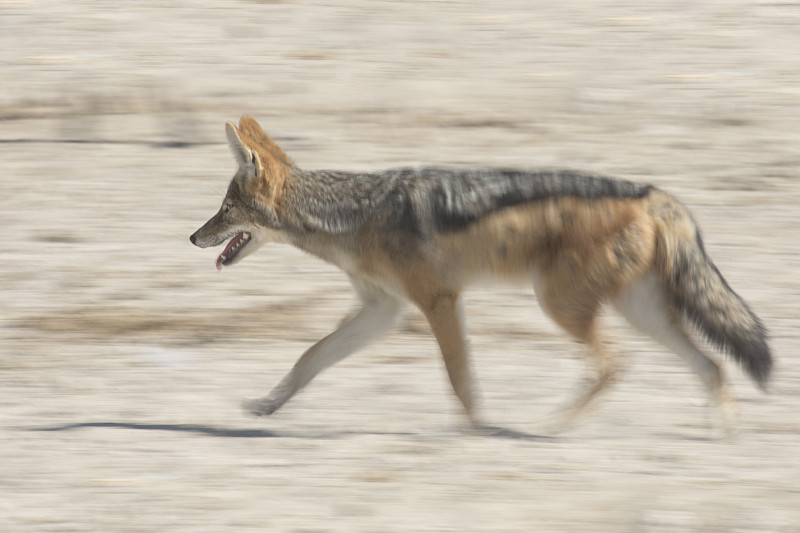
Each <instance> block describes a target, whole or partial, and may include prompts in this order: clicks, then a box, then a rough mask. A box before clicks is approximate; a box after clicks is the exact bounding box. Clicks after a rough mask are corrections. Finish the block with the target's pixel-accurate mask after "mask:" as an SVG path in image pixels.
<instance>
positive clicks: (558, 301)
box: [533, 275, 620, 430]
mask: <svg viewBox="0 0 800 533" xmlns="http://www.w3.org/2000/svg"><path fill="white" fill-rule="evenodd" d="M578 281H579V280H574V281H573V283H572V284H557V283H554V282H553V281H551V280H549V279H547V278H545V277H543V276H542V275H534V276H533V282H534V283H533V286H534V290H535V292H536V296H537V297H538V298H539V302H540V304H541V306H542V308H543V309H544V311H545V312H546V313H547V314H548V315H549V316H550V317H551V318H552V319H553V320H554V321H555V322H556V323H557V324H558V325H559V326H561V327H562V328H563V329H564V330H566V331H567V332H568V333H569V334H570V335H571V336H572V337H573V338H574V339H575V340H577V341H579V342H581V343H582V344H584V345H585V346H586V348H587V355H588V357H589V361H590V364H591V366H592V367H593V368H592V370H593V372H592V375H591V377H590V378H589V383H588V384H587V385H586V388H585V389H584V390H583V391H581V393H580V394H579V396H578V397H577V398H576V399H575V400H573V401H572V402H571V403H569V404H568V405H567V406H565V407H562V408H561V409H559V410H557V411H556V412H555V413H553V414H551V415H550V416H549V417H548V418H547V420H546V421H545V424H544V425H545V426H546V427H547V428H548V429H551V430H559V429H561V428H563V427H565V426H566V425H568V424H569V423H571V422H572V421H574V420H575V419H577V418H578V417H580V416H581V415H582V414H584V413H585V412H586V410H587V408H589V407H590V406H591V405H592V404H593V403H594V402H595V401H596V400H597V399H598V397H599V396H600V394H601V393H602V392H603V391H604V390H605V389H606V388H607V387H608V386H609V385H611V384H612V383H614V382H615V381H616V380H617V378H618V377H619V374H620V365H619V359H618V358H617V356H616V354H615V353H614V352H613V351H612V350H610V349H609V348H608V347H607V346H606V343H605V341H604V339H603V338H602V337H601V335H600V330H599V328H598V324H597V313H598V311H599V309H600V302H599V301H598V299H597V297H596V296H595V293H594V292H593V291H592V290H591V289H590V288H589V287H585V286H581V285H580V283H579V282H578Z"/></svg>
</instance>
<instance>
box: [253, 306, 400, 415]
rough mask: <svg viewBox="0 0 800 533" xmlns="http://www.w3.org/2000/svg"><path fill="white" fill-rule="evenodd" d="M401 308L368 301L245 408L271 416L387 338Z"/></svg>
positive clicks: (257, 413) (258, 413)
mask: <svg viewBox="0 0 800 533" xmlns="http://www.w3.org/2000/svg"><path fill="white" fill-rule="evenodd" d="M399 309H400V306H399V304H398V303H397V302H396V301H395V300H393V299H391V298H383V299H379V300H375V299H373V300H368V301H366V302H365V305H364V307H363V308H362V309H361V310H360V311H359V312H358V313H357V314H356V315H355V316H354V317H353V318H351V319H349V320H345V322H344V323H343V324H342V325H341V326H340V327H339V329H337V330H336V331H334V332H333V333H331V334H330V335H328V336H327V337H325V338H324V339H322V340H321V341H319V342H317V343H316V344H315V345H314V346H312V347H311V348H309V349H308V350H307V351H306V352H305V353H304V354H303V355H302V357H300V359H299V360H298V361H297V363H295V365H294V367H293V368H292V370H291V371H290V372H289V373H288V374H287V375H286V377H284V378H283V379H282V380H281V382H280V383H279V384H278V386H276V387H275V388H274V389H273V390H272V392H270V393H269V396H266V397H264V398H259V399H256V400H249V401H246V402H245V403H244V405H243V407H244V409H245V410H246V411H247V412H249V413H250V414H253V415H255V416H267V415H271V414H272V413H274V412H275V411H277V410H278V409H279V408H280V407H281V406H282V405H283V404H284V403H286V402H287V401H288V400H289V399H290V398H291V397H292V396H294V395H295V394H296V393H297V392H298V391H299V390H300V389H302V388H303V387H305V386H306V385H307V384H308V383H309V382H310V381H311V380H312V379H314V376H316V375H317V374H319V373H320V372H322V371H323V370H325V369H326V368H328V367H329V366H331V365H334V364H336V363H337V362H339V361H341V360H342V359H344V358H345V357H347V356H348V355H350V354H352V353H353V352H355V351H356V350H359V349H361V348H363V347H364V346H366V345H367V344H369V343H370V342H372V341H374V340H375V339H377V338H378V337H380V336H381V335H383V334H384V333H385V332H386V331H387V330H388V329H389V328H390V327H391V326H392V324H394V321H395V318H396V317H397V314H398V311H399Z"/></svg>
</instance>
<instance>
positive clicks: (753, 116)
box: [0, 0, 800, 533]
mask: <svg viewBox="0 0 800 533" xmlns="http://www.w3.org/2000/svg"><path fill="white" fill-rule="evenodd" d="M798 50H800V4H798V3H797V2H792V1H788V0H787V1H775V0H770V1H766V0H764V1H761V0H750V1H744V0H725V1H717V0H698V1H693V2H688V1H678V2H676V1H654V2H646V3H644V2H622V1H610V0H599V1H592V2H584V1H573V0H566V1H562V2H543V1H522V0H520V1H514V0H501V1H496V2H459V1H455V2H444V1H443V2H413V1H352V2H344V1H342V2H305V1H290V0H287V1H280V0H276V1H216V2H214V1H208V0H195V1H193V2H145V1H142V2H128V3H118V2H92V1H44V0H41V1H25V0H20V1H0V198H2V208H0V228H2V242H3V252H2V254H0V309H2V310H1V311H0V320H1V322H0V391H2V392H0V432H2V435H0V464H2V469H1V470H2V474H0V529H1V530H3V531H25V532H28V531H201V530H202V531H251V530H252V531H255V530H258V531H293V532H301V531H302V532H310V531H342V532H353V531H381V532H394V531H397V532H408V531H534V530H536V531H594V532H609V533H611V532H614V533H618V532H620V531H634V532H662V531H663V532H678V531H680V532H684V531H700V532H706V531H708V532H718V531H738V532H753V533H756V532H758V533H763V532H766V531H776V532H797V531H800V526H798V524H800V511H798V504H800V492H798V483H797V479H798V477H800V466H798V463H797V460H796V455H797V453H796V452H797V449H798V445H800V442H799V441H798V433H800V424H799V423H798V416H797V412H798V405H799V404H798V402H799V401H800V393H798V389H799V388H800V361H798V360H797V357H795V351H796V350H795V349H794V348H795V346H796V345H797V341H798V333H797V329H796V319H797V316H798V310H799V309H800V307H799V306H798V297H799V296H800V282H798V279H797V275H796V272H797V269H798V266H800V265H799V264H798V263H799V260H798V252H800V244H798V238H797V233H796V228H797V222H798V215H797V206H798V205H799V204H800V185H798V181H797V179H798V175H800V54H798V52H797V51H798ZM242 114H250V115H252V116H254V117H255V118H257V119H258V120H259V121H260V122H261V124H262V126H263V127H264V128H265V129H266V131H267V132H269V133H270V134H271V135H272V136H273V137H274V138H275V140H276V141H277V142H278V143H279V144H280V145H281V146H282V147H283V149H284V150H285V151H286V152H287V153H288V154H289V155H290V156H291V157H292V158H293V159H294V160H295V161H296V162H297V163H298V164H299V165H301V166H305V167H308V168H322V167H330V168H339V169H380V168H383V167H388V166H396V165H406V164H423V163H435V164H448V165H470V166H475V165H480V166H499V165H502V166H521V167H536V166H542V165H546V166H553V165H554V166H566V167H573V168H581V169H586V170H591V171H595V172H602V173H607V174H611V175H616V176H620V177H625V178H628V179H635V180H642V181H649V182H651V183H653V184H655V185H658V186H660V187H662V188H665V189H667V190H668V191H670V192H672V193H674V194H676V195H677V196H678V197H680V198H681V199H682V200H683V201H684V202H685V203H686V204H687V205H688V206H689V207H690V208H691V209H692V211H693V212H694V214H695V216H696V217H697V219H698V221H699V223H700V225H701V227H703V228H704V230H705V237H706V243H707V247H708V250H709V253H710V254H711V255H712V257H714V259H715V261H716V263H717V265H718V266H719V267H720V269H721V270H722V272H723V273H724V274H725V275H726V277H727V279H728V281H729V282H730V283H731V285H732V286H733V287H734V288H736V289H737V291H738V292H739V293H740V294H741V295H743V296H744V297H745V299H747V300H748V301H749V302H750V303H751V305H752V307H753V308H754V309H755V310H756V312H757V313H759V314H760V315H761V316H762V318H763V319H764V321H765V323H766V324H767V325H768V326H769V328H770V330H771V333H772V346H773V350H774V352H775V356H776V359H777V366H776V374H775V380H774V384H773V388H772V393H771V394H770V395H763V394H761V393H760V392H758V391H757V390H756V389H755V388H754V387H753V386H752V385H751V383H749V382H748V381H747V380H746V379H744V377H743V376H742V374H741V372H740V371H739V370H738V368H736V367H734V365H728V369H729V371H730V374H731V377H732V379H733V381H734V385H735V390H736V393H737V395H738V397H739V398H740V403H741V409H742V424H741V426H742V430H741V435H740V436H739V438H738V439H737V440H736V441H734V442H733V443H726V442H720V441H717V440H714V439H713V435H714V432H713V430H712V427H711V426H712V421H713V420H712V419H711V418H710V417H709V413H710V411H709V409H708V408H707V405H706V398H705V397H704V395H703V390H702V388H701V387H700V385H699V384H698V383H696V380H695V378H694V376H693V375H692V374H691V372H690V371H689V370H688V368H685V367H684V366H683V364H682V363H681V362H680V361H678V360H677V358H675V357H674V356H672V355H669V354H666V353H665V352H664V351H663V350H662V349H661V348H659V347H657V346H654V345H652V344H651V343H649V342H647V341H644V340H643V339H641V338H639V337H637V336H636V335H634V334H633V333H632V332H631V331H630V330H629V329H628V328H626V327H625V326H624V325H622V324H621V323H620V321H619V320H617V319H616V318H615V317H613V316H609V317H608V323H609V327H613V328H614V331H615V339H616V340H617V345H618V349H619V350H620V351H621V352H622V354H623V356H624V357H625V358H626V360H627V361H628V362H629V369H628V372H627V375H626V378H625V379H623V380H622V382H621V383H619V384H618V385H617V387H616V389H615V390H614V391H613V392H612V393H611V394H609V395H608V397H607V398H606V399H605V401H604V402H603V403H601V404H600V406H599V407H598V409H597V411H596V413H595V414H594V415H593V416H590V417H588V418H587V419H585V420H583V421H581V422H580V423H579V424H578V425H577V426H576V427H574V428H572V429H570V430H569V431H567V432H566V433H564V434H562V435H559V436H557V437H554V438H545V437H543V436H537V432H536V422H537V421H538V420H541V419H542V418H544V417H545V415H546V414H547V413H548V412H549V411H551V410H552V409H553V408H554V407H556V406H558V405H560V404H562V403H564V402H566V401H567V400H568V399H569V398H570V396H571V395H572V394H574V393H575V391H576V388H577V387H579V386H580V384H581V377H582V375H583V373H584V372H585V371H586V370H585V367H584V364H583V361H582V352H581V347H580V346H577V345H574V344H572V343H570V342H569V341H568V340H567V338H566V336H565V335H563V334H561V333H560V332H559V331H558V330H557V329H556V328H555V326H553V325H552V324H550V323H549V321H548V320H547V319H546V318H545V317H544V316H543V314H542V312H541V311H540V310H539V309H538V308H537V306H536V303H535V299H534V297H533V295H532V294H531V291H530V290H523V289H516V288H499V289H491V290H477V291H475V292H474V293H472V294H471V295H470V297H469V298H468V300H467V303H468V326H469V329H470V332H471V335H472V341H473V342H472V347H473V350H474V352H475V366H476V370H477V374H478V379H479V383H480V385H481V391H482V398H483V406H484V413H485V418H486V419H487V421H489V422H490V423H493V424H497V425H499V426H502V427H504V428H509V429H508V431H506V432H501V435H500V436H496V437H492V438H487V437H478V436H472V435H464V434H461V433H459V432H458V431H456V430H457V428H458V427H459V424H460V423H461V422H462V420H461V418H459V417H460V412H459V410H458V406H457V405H456V403H455V401H454V400H453V398H452V397H451V394H450V392H449V390H448V387H449V386H448V384H447V382H446V378H445V376H444V373H443V370H442V368H441V365H440V363H439V361H438V353H437V349H436V347H435V345H434V343H433V340H432V339H431V337H430V335H429V333H428V330H427V326H426V325H425V324H424V321H423V320H422V319H421V318H420V317H419V315H418V314H416V313H415V312H413V311H412V312H410V313H409V315H408V317H407V318H406V319H405V321H404V322H403V323H402V324H401V327H400V328H399V329H398V332H397V333H396V334H393V335H391V336H390V337H388V338H387V339H386V340H385V341H382V342H381V343H378V344H376V345H375V346H374V347H372V348H370V349H368V350H366V351H365V352H364V353H363V354H359V355H356V356H354V357H353V358H352V359H350V360H348V361H346V362H344V363H343V364H341V365H339V366H337V367H336V368H334V369H332V370H330V371H329V372H327V373H326V374H324V375H323V376H320V378H319V379H318V380H317V381H315V382H314V383H313V384H312V385H311V386H310V387H309V389H308V390H307V391H304V392H303V393H302V394H301V395H300V396H298V397H297V398H296V399H295V400H293V401H292V403H291V404H289V405H287V406H286V408H285V409H284V410H283V411H281V412H280V413H279V414H278V415H276V416H275V417H274V418H271V419H267V420H253V419H249V418H247V417H245V416H244V415H243V414H242V413H241V412H240V410H239V408H238V402H239V401H240V400H241V399H242V398H245V397H254V396H260V395H263V394H265V393H266V392H267V390H268V389H269V388H270V387H271V386H272V385H273V384H274V383H276V382H277V381H278V380H279V379H280V377H281V376H282V375H283V373H284V372H285V371H287V370H288V369H289V368H290V366H291V365H292V364H293V362H294V360H295V359H296V358H297V357H298V356H299V355H300V354H301V353H302V351H303V350H304V349H305V348H306V347H308V346H309V345H310V344H311V343H312V342H314V341H315V340H317V339H318V338H320V337H321V336H323V335H324V334H326V333H327V332H328V331H330V330H331V329H332V328H334V327H335V325H336V324H337V322H338V320H339V319H340V318H341V316H342V315H344V314H345V313H346V312H347V311H348V310H349V309H350V308H351V306H352V305H353V304H354V298H353V296H352V295H351V292H350V290H349V288H348V285H347V282H346V280H345V278H344V276H342V275H341V274H340V273H338V272H337V271H336V270H335V269H333V268H331V267H329V266H326V265H324V264H322V263H320V262H318V261H316V260H314V259H312V258H310V257H307V256H304V255H303V254H300V253H299V252H296V251H293V250H291V249H288V248H285V247H279V246H270V247H266V248H264V249H262V251H261V252H260V253H259V254H257V255H255V256H251V257H249V258H247V259H246V260H245V261H243V262H242V263H241V264H240V265H237V266H236V267H234V268H231V269H226V270H225V271H224V272H222V273H221V274H219V273H217V272H216V271H215V270H214V260H215V257H216V253H217V251H215V250H199V249H197V248H194V247H192V246H191V245H190V244H189V241H188V236H189V234H190V233H192V232H193V231H194V230H195V229H196V228H197V227H198V226H199V225H200V224H202V223H203V222H204V221H205V220H206V219H207V218H208V217H210V216H211V215H212V214H213V212H214V211H215V210H216V209H217V208H218V205H219V202H220V201H221V198H222V195H223V193H224V191H225V187H226V183H227V180H228V179H229V177H230V176H231V174H232V172H233V169H234V164H233V160H232V159H231V157H230V155H229V153H228V149H227V147H226V145H225V142H224V141H225V138H224V133H223V126H224V123H225V121H227V120H234V121H235V120H237V119H238V117H239V116H240V115H242Z"/></svg>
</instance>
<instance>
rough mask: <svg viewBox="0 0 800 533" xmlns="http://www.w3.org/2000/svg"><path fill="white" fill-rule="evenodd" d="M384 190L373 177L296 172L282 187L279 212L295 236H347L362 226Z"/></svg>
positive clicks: (383, 184)
mask: <svg viewBox="0 0 800 533" xmlns="http://www.w3.org/2000/svg"><path fill="white" fill-rule="evenodd" d="M387 188H388V184H387V183H386V182H385V180H381V179H379V178H378V177H377V176H376V175H374V174H359V173H350V172H335V171H299V170H298V171H296V172H293V173H292V176H291V179H290V180H288V181H287V183H286V188H285V191H284V202H283V210H284V212H285V214H286V219H287V223H288V226H289V227H290V228H289V229H290V231H294V232H295V233H297V234H303V235H307V236H308V235H311V234H315V233H323V234H327V235H336V234H342V233H347V232H350V231H353V230H354V229H355V228H357V227H358V226H360V225H361V224H363V223H364V221H365V220H366V219H367V217H368V216H369V215H370V213H372V212H373V211H374V209H375V208H376V207H377V206H378V205H379V204H380V201H381V200H382V198H383V197H385V194H386V190H387Z"/></svg>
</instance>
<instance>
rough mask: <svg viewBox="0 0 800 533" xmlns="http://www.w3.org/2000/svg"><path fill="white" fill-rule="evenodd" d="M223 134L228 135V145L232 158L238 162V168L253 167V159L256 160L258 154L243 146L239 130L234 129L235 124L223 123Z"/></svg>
mask: <svg viewBox="0 0 800 533" xmlns="http://www.w3.org/2000/svg"><path fill="white" fill-rule="evenodd" d="M225 134H226V135H227V136H228V146H230V149H231V153H232V154H233V158H234V159H235V160H236V163H238V165H239V168H247V167H253V168H255V167H256V165H255V164H254V163H255V161H254V159H256V160H257V159H258V156H256V155H255V153H253V152H252V151H251V150H250V149H249V148H248V147H247V146H245V144H244V142H243V141H242V138H241V137H240V136H239V130H237V129H236V126H234V125H233V123H232V122H228V123H227V124H225Z"/></svg>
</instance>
